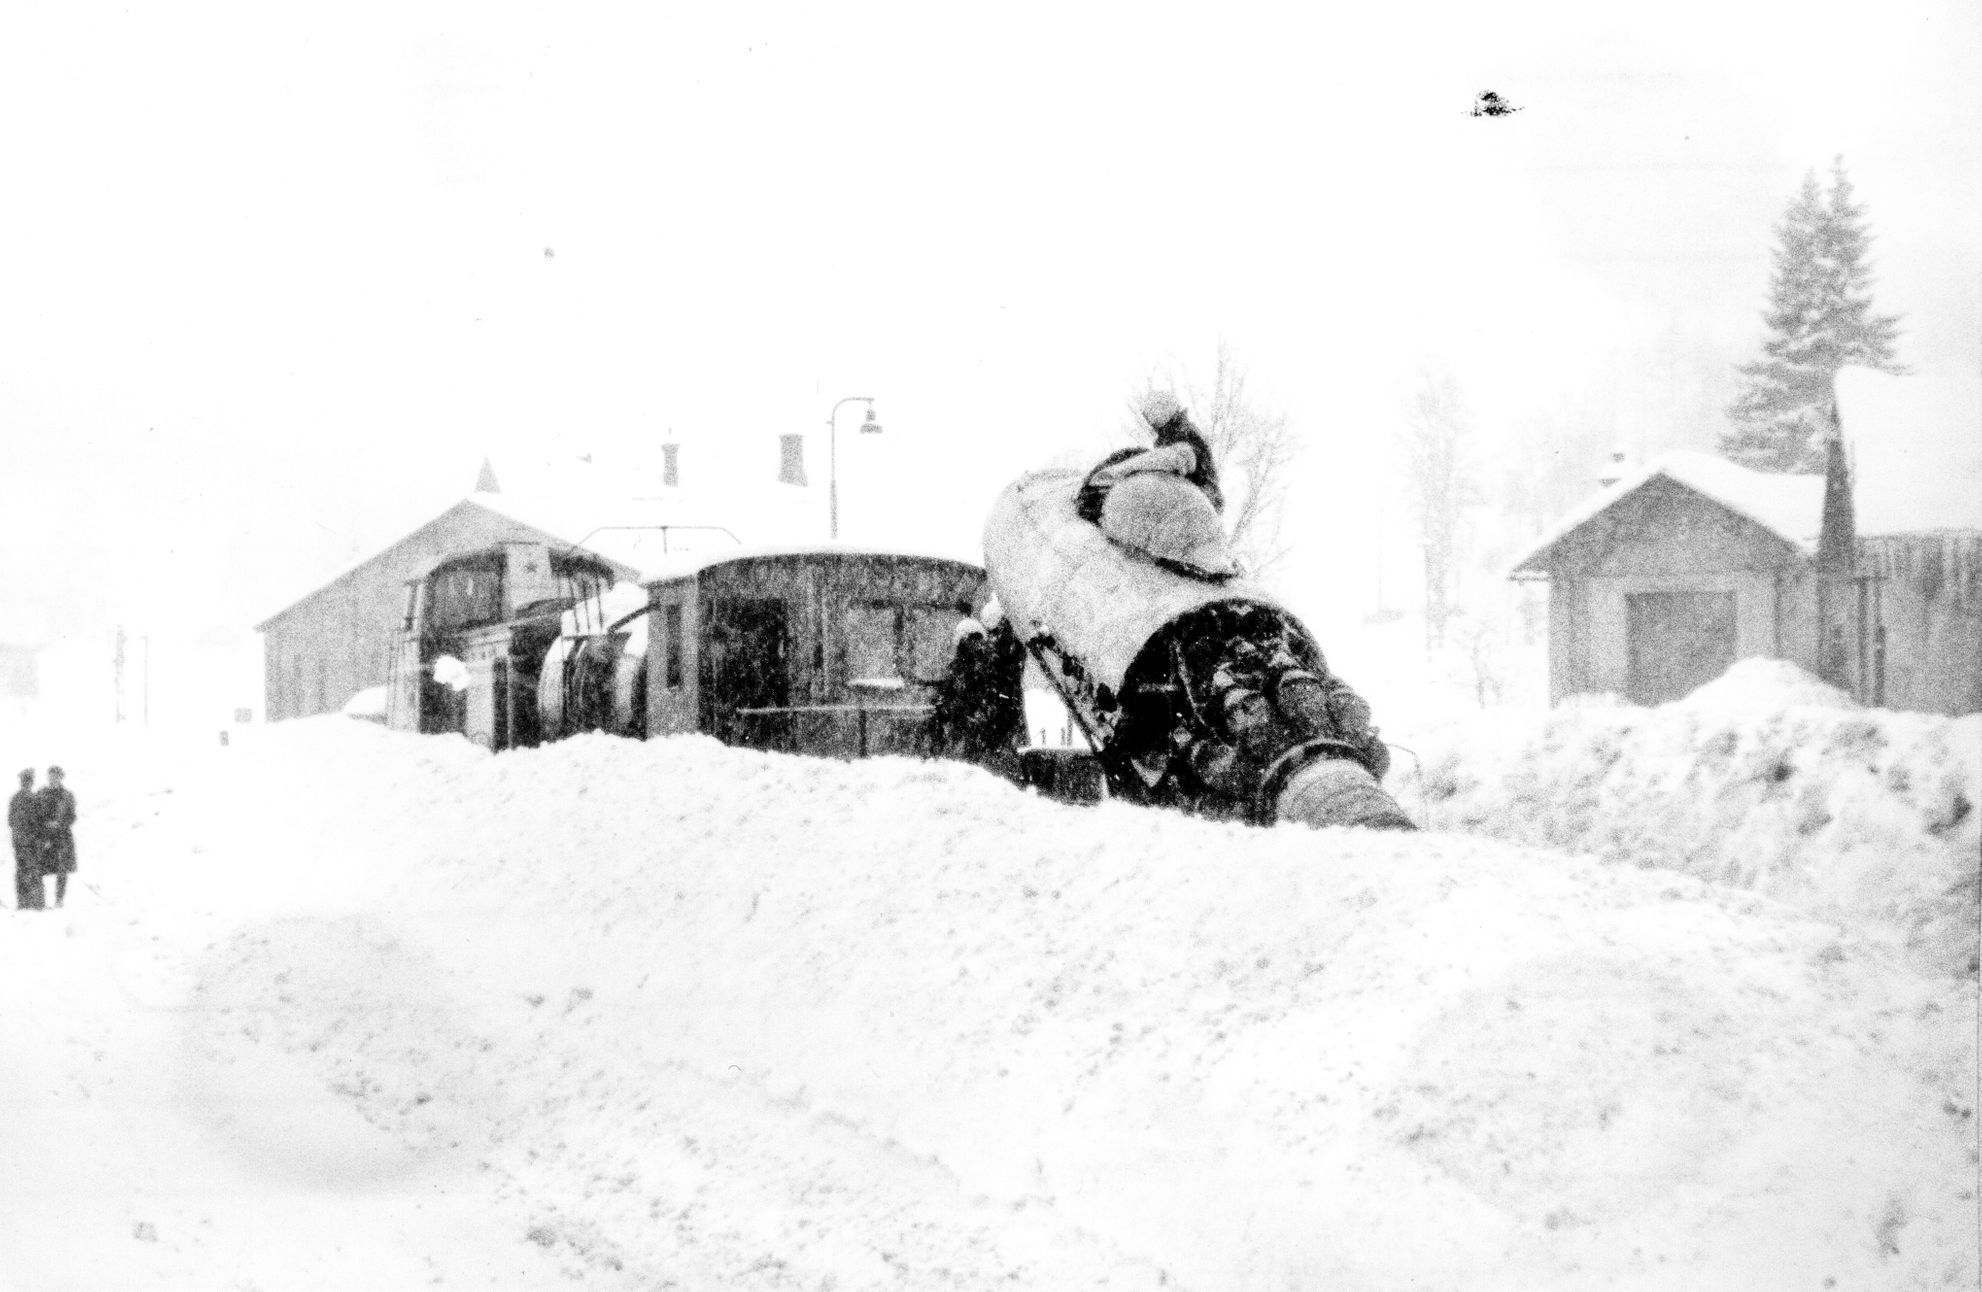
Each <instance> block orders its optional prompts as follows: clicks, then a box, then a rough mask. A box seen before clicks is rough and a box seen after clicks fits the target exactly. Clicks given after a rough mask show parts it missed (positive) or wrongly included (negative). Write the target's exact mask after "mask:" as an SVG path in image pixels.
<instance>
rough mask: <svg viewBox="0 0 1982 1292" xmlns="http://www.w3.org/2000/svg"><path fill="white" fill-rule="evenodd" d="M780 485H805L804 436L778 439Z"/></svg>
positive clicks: (783, 436) (784, 436)
mask: <svg viewBox="0 0 1982 1292" xmlns="http://www.w3.org/2000/svg"><path fill="white" fill-rule="evenodd" d="M778 449H779V458H778V483H779V484H788V485H802V484H804V483H805V437H804V436H803V435H780V436H779V437H778Z"/></svg>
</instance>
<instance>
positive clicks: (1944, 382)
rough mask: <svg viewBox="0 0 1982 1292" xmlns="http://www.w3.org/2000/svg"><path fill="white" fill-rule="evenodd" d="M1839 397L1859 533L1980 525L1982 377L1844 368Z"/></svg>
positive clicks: (1917, 530)
mask: <svg viewBox="0 0 1982 1292" xmlns="http://www.w3.org/2000/svg"><path fill="white" fill-rule="evenodd" d="M1837 398H1838V422H1839V424H1840V425H1841V426H1842V427H1843V429H1844V442H1845V445H1846V446H1847V447H1848V449H1849V450H1850V455H1851V468H1852V470H1851V474H1852V500H1853V505H1854V511H1855V513H1856V521H1857V528H1858V533H1859V534H1860V535H1861V536H1866V537H1869V536H1873V535H1880V534H1909V533H1924V532H1929V531H1933V530H1951V529H1956V530H1982V380H1978V379H1976V378H1974V377H1970V376H1966V375H1963V376H1959V377H1946V376H1939V375H1936V376H1925V375H1919V376H1905V377H1895V376H1892V375H1891V374H1889V373H1883V372H1873V371H1871V370H1869V369H1865V368H1846V369H1844V370H1843V371H1841V372H1839V373H1838V375H1837Z"/></svg>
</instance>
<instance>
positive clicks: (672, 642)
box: [661, 605, 681, 691]
mask: <svg viewBox="0 0 1982 1292" xmlns="http://www.w3.org/2000/svg"><path fill="white" fill-rule="evenodd" d="M661 619H662V629H661V637H662V638H663V641H662V644H661V649H662V650H663V651H665V652H667V661H668V666H667V683H668V689H669V690H671V691H672V690H675V689H677V688H679V687H680V686H681V607H680V606H678V605H677V606H668V607H666V608H665V609H664V610H663V611H662V612H661Z"/></svg>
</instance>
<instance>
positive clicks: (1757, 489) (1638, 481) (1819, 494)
mask: <svg viewBox="0 0 1982 1292" xmlns="http://www.w3.org/2000/svg"><path fill="white" fill-rule="evenodd" d="M1659 479H1664V480H1670V481H1672V482H1673V483H1675V484H1678V485H1680V486H1682V487H1684V488H1687V489H1690V490H1692V491H1693V492H1694V493H1697V494H1699V495H1700V496H1702V497H1704V498H1709V499H1711V500H1713V501H1714V502H1717V503H1719V504H1720V505H1721V506H1723V507H1725V508H1727V509H1728V510H1729V511H1731V512H1733V513H1735V514H1736V515H1738V516H1741V517H1743V518H1745V519H1747V520H1751V521H1753V522H1754V523H1755V524H1757V525H1759V526H1761V527H1762V528H1763V529H1765V530H1767V531H1768V532H1769V533H1771V534H1774V535H1775V536H1776V537H1777V538H1780V539H1782V540H1783V542H1785V543H1788V544H1789V545H1790V546H1791V547H1793V548H1795V549H1796V550H1797V551H1799V552H1801V553H1803V554H1804V555H1805V556H1814V555H1815V554H1816V551H1817V538H1818V535H1819V533H1820V532H1821V530H1822V529H1823V519H1824V477H1822V476H1821V475H1777V474H1773V473H1770V472H1765V471H1751V470H1749V469H1748V468H1747V467H1744V466H1741V465H1740V464H1738V463H1734V462H1730V461H1728V460H1727V459H1726V458H1720V457H1715V456H1714V455H1713V454H1711V453H1700V452H1696V451H1694V450H1690V449H1680V450H1675V451H1673V452H1671V453H1667V454H1664V455H1662V456H1660V457H1658V458H1657V459H1655V460H1653V461H1652V462H1650V463H1649V464H1647V465H1646V466H1643V467H1641V468H1639V469H1638V470H1636V471H1634V472H1632V473H1631V474H1629V475H1627V476H1625V477H1623V478H1622V479H1620V480H1618V481H1617V482H1616V483H1615V484H1611V485H1608V486H1606V487H1605V488H1603V489H1600V490H1598V491H1597V492H1596V493H1593V494H1591V495H1590V496H1589V497H1587V498H1585V499H1583V501H1581V502H1579V503H1577V504H1576V505H1575V506H1574V507H1572V508H1570V509H1569V511H1568V512H1567V513H1566V514H1565V515H1564V516H1563V517H1562V518H1561V519H1560V520H1558V521H1557V522H1556V523H1555V524H1554V525H1552V526H1550V527H1549V528H1548V530H1547V531H1545V532H1544V533H1543V534H1542V536H1541V537H1540V538H1538V539H1536V540H1535V542H1534V544H1533V546H1531V547H1530V548H1529V549H1528V551H1527V553H1526V554H1525V555H1523V556H1522V557H1521V558H1520V559H1519V560H1518V561H1516V562H1515V563H1514V566H1513V572H1514V573H1517V574H1521V573H1534V574H1539V573H1542V572H1543V571H1544V568H1545V567H1546V565H1547V564H1548V562H1547V556H1548V552H1549V549H1550V548H1552V547H1554V546H1555V545H1556V544H1557V543H1559V542H1561V541H1562V540H1563V539H1565V538H1567V537H1568V536H1569V535H1570V534H1572V533H1574V532H1575V531H1576V530H1578V529H1581V528H1582V527H1583V526H1584V525H1586V524H1588V523H1589V522H1590V521H1592V520H1595V519H1596V518H1597V517H1598V516H1600V515H1602V514H1603V513H1604V512H1606V511H1609V510H1610V509H1611V508H1612V507H1614V506H1616V505H1617V504H1618V503H1619V502H1622V501H1623V500H1624V499H1625V498H1627V497H1629V496H1630V495H1632V494H1634V493H1636V492H1637V491H1638V490H1640V489H1642V488H1644V487H1645V486H1646V485H1647V484H1649V483H1651V482H1652V481H1653V480H1659Z"/></svg>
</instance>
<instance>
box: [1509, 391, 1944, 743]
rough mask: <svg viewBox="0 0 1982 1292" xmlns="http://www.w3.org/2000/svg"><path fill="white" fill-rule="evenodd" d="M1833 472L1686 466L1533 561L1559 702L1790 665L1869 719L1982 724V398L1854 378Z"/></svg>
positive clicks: (1639, 480) (1584, 510)
mask: <svg viewBox="0 0 1982 1292" xmlns="http://www.w3.org/2000/svg"><path fill="white" fill-rule="evenodd" d="M1837 422H1838V428H1839V433H1838V434H1836V435H1834V436H1832V438H1831V441H1830V445H1829V467H1828V469H1827V471H1826V472H1825V474H1824V475H1770V474H1764V473H1761V472H1756V471H1750V470H1748V469H1746V468H1744V467H1741V466H1738V465H1736V464H1734V463H1732V462H1728V461H1725V460H1723V459H1720V458H1716V457H1713V456H1711V455H1708V454H1702V453H1673V454H1668V455H1666V456H1664V457H1661V458H1659V459H1658V460H1656V461H1654V462H1652V463H1650V464H1649V465H1647V466H1645V467H1643V468H1642V469H1640V470H1638V471H1636V472H1634V473H1632V474H1631V475H1629V476H1626V477H1624V478H1622V479H1620V480H1618V481H1616V482H1615V483H1614V484H1612V485H1610V486H1608V487H1606V488H1605V489H1603V490H1601V491H1599V492H1598V493H1596V494H1593V495H1592V496H1590V497H1589V498H1587V499H1585V500H1584V501H1583V502H1582V503H1580V504H1578V505H1577V506H1576V507H1574V508H1572V509H1571V511H1570V512H1569V513H1568V514H1567V515H1565V516H1564V517H1563V518H1562V519H1561V520H1560V521H1558V522H1557V523H1556V524H1555V525H1554V526H1552V527H1551V528H1550V529H1549V530H1548V531H1547V532H1546V533H1544V534H1543V535H1541V536H1540V537H1539V538H1538V539H1537V540H1536V542H1535V544H1534V545H1533V546H1532V547H1531V548H1530V550H1529V551H1528V553H1527V554H1526V555H1525V556H1523V557H1522V558H1521V559H1520V560H1519V561H1517V562H1516V563H1515V566H1514V570H1513V577H1515V578H1517V579H1522V578H1529V579H1546V580H1547V581H1548V584H1549V694H1550V698H1551V700H1553V701H1560V700H1562V699H1564V698H1566V697H1568V696H1571V695H1576V694H1581V693H1591V692H1611V693H1615V694H1618V695H1621V696H1623V697H1624V698H1625V699H1627V700H1629V701H1631V702H1633V703H1637V704H1660V703H1664V702H1666V701H1668V700H1674V699H1678V698H1679V697H1681V696H1683V695H1685V694H1687V693H1688V692H1690V691H1691V690H1693V689H1694V688H1695V687H1697V686H1699V685H1700V684H1702V683H1704V682H1707V681H1710V680H1712V679H1713V678H1715V677H1718V676H1719V675H1720V674H1721V673H1722V672H1723V671H1725V670H1726V668H1727V666H1728V665H1729V664H1731V663H1733V662H1734V661H1735V660H1737V659H1743V658H1748V657H1751V656H1767V657H1772V658H1776V659H1784V660H1788V661H1790V662H1792V663H1795V664H1798V665H1799V666H1801V667H1803V668H1805V669H1806V670H1808V671H1810V672H1812V673H1815V674H1817V675H1818V676H1819V677H1822V678H1824V679H1825V680H1826V681H1828V682H1830V683H1832V684H1833V685H1835V686H1838V687H1840V688H1842V689H1844V690H1847V691H1849V692H1851V693H1852V694H1853V695H1854V696H1856V697H1857V698H1858V699H1859V700H1861V701H1862V702H1864V703H1867V704H1872V705H1878V706H1881V707H1887V708H1902V709H1921V710H1928V711H1933V712H1940V713H1971V712H1976V711H1978V710H1982V389H1978V388H1977V387H1976V386H1975V385H1974V384H1972V383H1969V384H1952V383H1945V382H1938V381H1930V380H1928V379H1926V378H1918V377H1892V376H1888V375H1886V374H1883V373H1873V372H1864V371H1859V370H1850V369H1848V370H1846V371H1845V372H1843V373H1841V374H1839V377H1838V403H1837Z"/></svg>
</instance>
